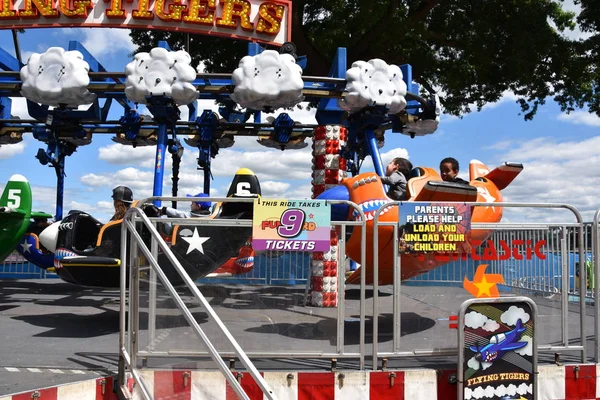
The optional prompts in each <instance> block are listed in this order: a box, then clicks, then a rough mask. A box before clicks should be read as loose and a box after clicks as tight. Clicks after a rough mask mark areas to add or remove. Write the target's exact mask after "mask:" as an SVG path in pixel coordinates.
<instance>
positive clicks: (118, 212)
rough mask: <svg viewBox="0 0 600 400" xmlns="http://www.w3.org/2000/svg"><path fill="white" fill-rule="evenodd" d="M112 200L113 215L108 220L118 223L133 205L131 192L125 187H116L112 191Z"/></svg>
mask: <svg viewBox="0 0 600 400" xmlns="http://www.w3.org/2000/svg"><path fill="white" fill-rule="evenodd" d="M112 199H113V206H114V207H115V213H114V215H113V216H112V218H111V219H110V220H111V221H118V220H120V219H123V217H124V216H125V213H126V212H127V210H128V209H129V207H131V204H132V203H133V192H132V191H131V189H129V188H128V187H127V186H117V187H116V188H114V189H113V194H112Z"/></svg>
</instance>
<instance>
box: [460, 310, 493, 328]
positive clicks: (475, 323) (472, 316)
mask: <svg viewBox="0 0 600 400" xmlns="http://www.w3.org/2000/svg"><path fill="white" fill-rule="evenodd" d="M487 322H488V317H486V316H485V315H483V314H481V313H478V312H477V311H471V312H470V313H468V314H466V315H465V326H467V327H469V328H471V329H477V328H481V327H482V326H484V325H485V324H486V323H487Z"/></svg>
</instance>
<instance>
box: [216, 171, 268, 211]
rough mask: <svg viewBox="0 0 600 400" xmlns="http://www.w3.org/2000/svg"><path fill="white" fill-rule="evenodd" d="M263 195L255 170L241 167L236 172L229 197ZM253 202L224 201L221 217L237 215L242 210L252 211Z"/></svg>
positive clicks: (255, 196)
mask: <svg viewBox="0 0 600 400" xmlns="http://www.w3.org/2000/svg"><path fill="white" fill-rule="evenodd" d="M260 196H261V190H260V182H259V181H258V177H257V176H256V174H254V172H252V171H251V170H250V169H248V168H240V169H238V170H237V172H236V173H235V176H234V177H233V181H232V182H231V186H229V191H228V192H227V197H241V198H243V197H246V198H257V197H260ZM253 209H254V205H253V204H252V203H233V202H224V203H223V204H222V205H221V214H220V216H221V217H226V216H230V215H236V214H239V213H242V212H246V213H252V212H253Z"/></svg>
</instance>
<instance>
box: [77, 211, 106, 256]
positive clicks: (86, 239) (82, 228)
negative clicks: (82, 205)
mask: <svg viewBox="0 0 600 400" xmlns="http://www.w3.org/2000/svg"><path fill="white" fill-rule="evenodd" d="M101 227H102V224H101V223H100V221H98V220H97V219H95V218H93V217H92V216H90V215H88V214H79V215H78V216H77V219H76V220H75V221H74V222H73V236H72V237H73V244H72V246H73V250H76V251H85V250H91V249H93V248H94V244H95V242H96V238H97V237H98V234H99V232H100V229H101Z"/></svg>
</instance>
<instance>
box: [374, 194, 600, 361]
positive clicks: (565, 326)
mask: <svg viewBox="0 0 600 400" xmlns="http://www.w3.org/2000/svg"><path fill="white" fill-rule="evenodd" d="M400 204H401V202H393V203H387V204H384V205H382V206H381V207H380V208H379V209H378V210H377V211H376V212H375V216H374V219H373V223H374V229H373V232H374V234H373V247H374V248H378V243H379V229H377V227H378V226H392V227H393V229H394V239H393V240H394V242H395V243H397V242H398V222H381V221H380V220H379V217H380V215H381V212H382V211H383V210H384V209H386V208H387V207H389V206H390V205H394V206H400ZM432 204H435V203H433V202H432ZM451 204H452V203H449V202H444V205H451ZM456 204H460V205H463V204H467V205H471V206H489V203H482V202H480V203H456ZM502 207H504V208H544V209H566V210H569V211H571V213H572V214H573V215H574V217H575V220H576V222H575V223H567V224H560V225H559V226H560V227H561V228H563V229H561V230H560V233H561V234H560V241H559V242H560V245H559V248H560V257H561V263H560V275H559V276H560V286H559V287H558V288H556V287H553V288H552V290H551V291H554V290H555V289H558V290H559V293H560V294H561V296H560V299H561V303H560V315H561V322H560V326H561V338H560V343H558V344H556V343H545V344H541V345H539V346H538V350H539V351H547V352H548V351H552V352H556V351H576V352H579V353H580V354H581V361H582V362H585V361H586V359H587V357H586V347H585V337H586V336H585V333H586V330H585V328H586V323H585V319H586V318H585V316H586V302H585V293H586V291H585V290H584V292H583V293H584V295H583V296H579V301H578V302H579V331H580V338H579V340H580V341H581V344H580V345H573V344H571V339H577V338H571V337H570V335H569V321H568V317H569V294H575V293H576V291H575V290H569V288H570V285H569V263H568V257H567V255H568V254H570V252H571V246H570V241H569V240H567V228H569V229H573V230H572V231H571V232H572V234H573V235H576V237H577V243H579V244H582V243H583V244H585V243H586V242H585V238H584V230H585V227H584V222H583V218H582V216H581V214H580V213H579V211H578V210H577V209H576V208H575V207H573V206H571V205H568V204H539V203H502ZM536 225H537V227H546V228H547V229H549V228H550V226H556V225H557V224H553V225H543V224H536ZM536 225H533V224H527V223H526V224H517V225H515V224H502V223H497V224H483V223H472V224H471V229H472V230H476V229H482V230H490V231H497V230H500V231H502V230H505V229H510V230H511V231H515V229H531V228H533V227H535V226H536ZM577 253H578V256H579V260H584V259H585V257H584V246H581V245H580V246H578V248H577ZM394 260H395V262H394V270H393V276H394V282H393V289H392V290H393V299H394V303H393V333H392V335H393V348H392V351H388V352H383V351H380V349H379V345H378V323H376V321H378V316H379V314H380V312H381V311H380V307H379V304H378V301H377V300H378V292H379V283H378V276H379V272H378V268H374V269H373V293H374V295H373V296H374V300H373V321H375V322H374V324H373V350H372V356H373V365H374V366H376V365H378V362H379V359H380V358H386V359H387V358H399V357H414V356H421V357H423V356H439V355H455V354H456V348H430V349H427V350H424V351H417V350H414V349H413V350H411V351H402V350H401V347H400V343H401V331H402V327H401V319H400V316H399V315H400V310H401V309H402V308H401V304H400V298H401V287H402V285H401V281H400V276H401V272H400V271H401V268H402V266H401V262H400V260H401V258H400V257H399V256H398V248H397V246H395V248H394ZM378 264H379V254H378V252H374V255H373V265H378ZM496 268H497V266H496ZM586 275H587V274H586V268H580V273H579V287H580V288H586V287H587V276H586ZM544 276H545V275H544ZM510 283H511V284H513V285H511V286H513V287H519V288H523V287H522V285H520V284H521V283H522V282H518V281H517V282H510ZM533 286H534V285H527V287H526V288H524V289H528V290H533V289H535V288H534V287H533ZM596 286H597V285H596ZM565 288H567V290H566V291H565V290H564V289H565ZM596 318H597V316H596ZM599 329H600V326H599Z"/></svg>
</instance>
